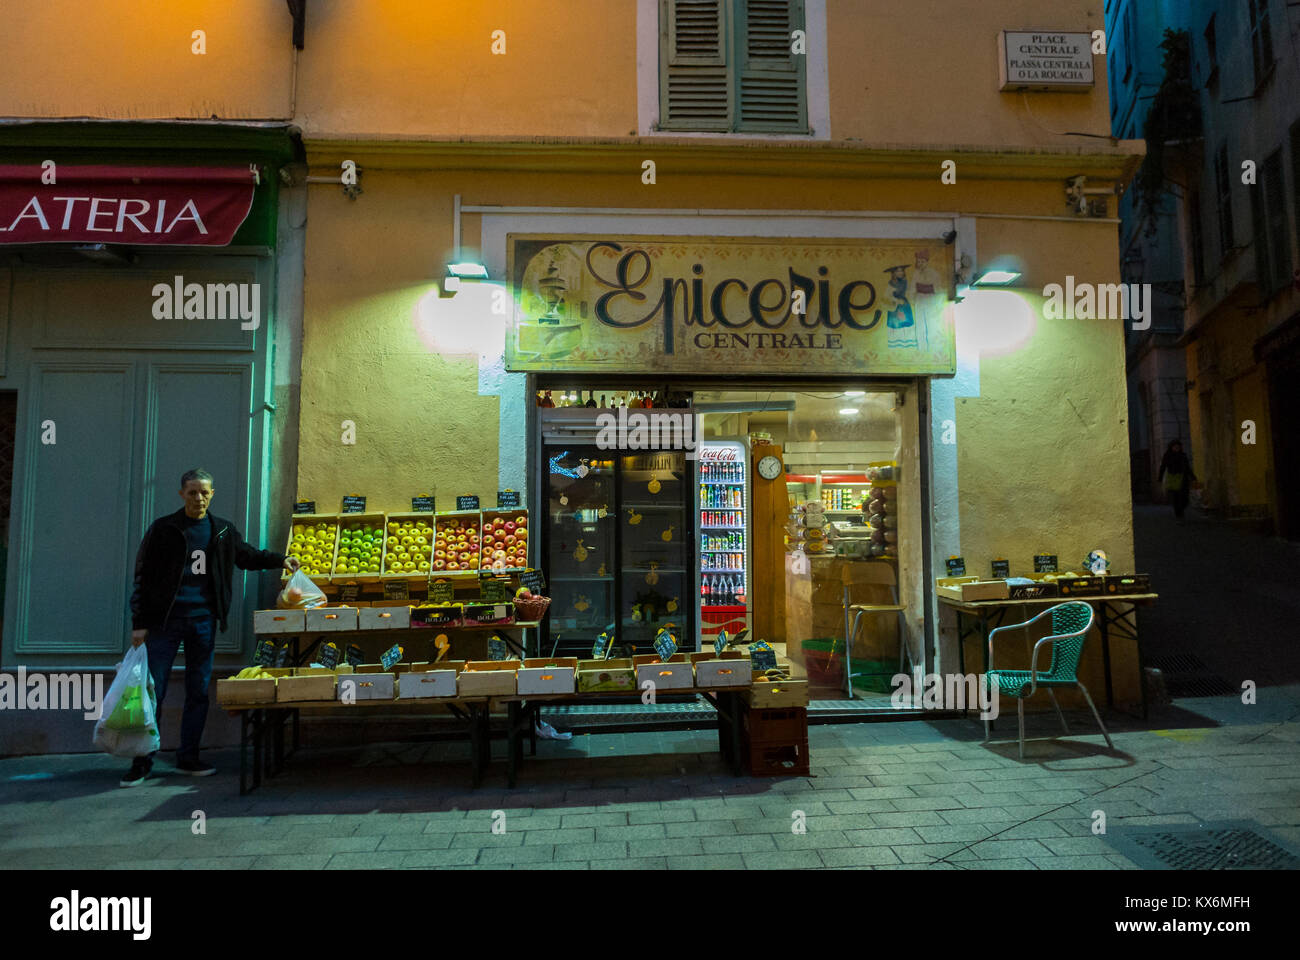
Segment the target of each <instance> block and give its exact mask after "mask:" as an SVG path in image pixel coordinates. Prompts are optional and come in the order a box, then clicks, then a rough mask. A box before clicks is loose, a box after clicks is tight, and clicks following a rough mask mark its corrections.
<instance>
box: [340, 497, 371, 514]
mask: <svg viewBox="0 0 1300 960" xmlns="http://www.w3.org/2000/svg"><path fill="white" fill-rule="evenodd" d="M343 512H344V513H365V512H366V498H365V497H361V496H350V497H344V498H343Z"/></svg>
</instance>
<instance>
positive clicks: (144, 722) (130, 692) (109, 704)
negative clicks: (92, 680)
mask: <svg viewBox="0 0 1300 960" xmlns="http://www.w3.org/2000/svg"><path fill="white" fill-rule="evenodd" d="M160 740H161V738H160V737H159V734H158V696H157V693H156V692H155V691H154V685H153V677H152V676H151V675H150V673H149V651H148V650H147V649H146V647H145V645H144V644H143V643H142V644H140V646H138V647H132V648H131V649H130V650H128V651H127V652H126V655H125V656H123V657H122V662H121V663H120V664H118V666H117V676H115V677H114V678H113V683H112V684H111V685H110V686H109V688H108V693H107V694H106V695H105V697H104V702H103V703H102V704H101V705H100V716H99V718H98V719H97V720H96V721H95V732H94V736H93V737H92V742H93V743H94V745H95V746H96V747H97V748H99V749H100V750H103V751H105V752H106V753H111V754H112V755H113V756H115V757H143V756H147V755H148V754H150V753H153V752H154V751H155V750H157V749H158V747H159V744H160Z"/></svg>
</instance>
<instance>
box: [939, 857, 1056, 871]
mask: <svg viewBox="0 0 1300 960" xmlns="http://www.w3.org/2000/svg"><path fill="white" fill-rule="evenodd" d="M956 866H957V868H958V869H960V870H1037V869H1040V868H1039V866H1038V862H1037V861H1035V860H1026V859H1025V858H1024V857H1008V858H1007V859H1004V860H970V861H966V860H963V861H962V862H961V863H960V864H957V865H956Z"/></svg>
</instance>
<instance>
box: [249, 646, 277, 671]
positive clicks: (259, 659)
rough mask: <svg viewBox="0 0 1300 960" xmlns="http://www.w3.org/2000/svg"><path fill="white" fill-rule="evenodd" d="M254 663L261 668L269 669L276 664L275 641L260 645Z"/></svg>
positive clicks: (254, 656) (255, 653)
mask: <svg viewBox="0 0 1300 960" xmlns="http://www.w3.org/2000/svg"><path fill="white" fill-rule="evenodd" d="M253 662H254V663H255V664H257V665H258V666H259V667H269V666H270V665H271V664H273V663H275V641H274V640H270V639H267V640H263V641H261V642H260V643H258V645H257V650H256V652H254V654H253Z"/></svg>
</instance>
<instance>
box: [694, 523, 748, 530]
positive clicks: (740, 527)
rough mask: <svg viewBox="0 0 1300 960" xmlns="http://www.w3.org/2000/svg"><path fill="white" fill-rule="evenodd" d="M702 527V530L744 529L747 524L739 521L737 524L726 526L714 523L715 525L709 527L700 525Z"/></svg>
mask: <svg viewBox="0 0 1300 960" xmlns="http://www.w3.org/2000/svg"><path fill="white" fill-rule="evenodd" d="M700 529H701V530H744V529H745V526H744V524H741V523H737V524H734V525H726V526H717V525H713V526H707V527H700Z"/></svg>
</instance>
